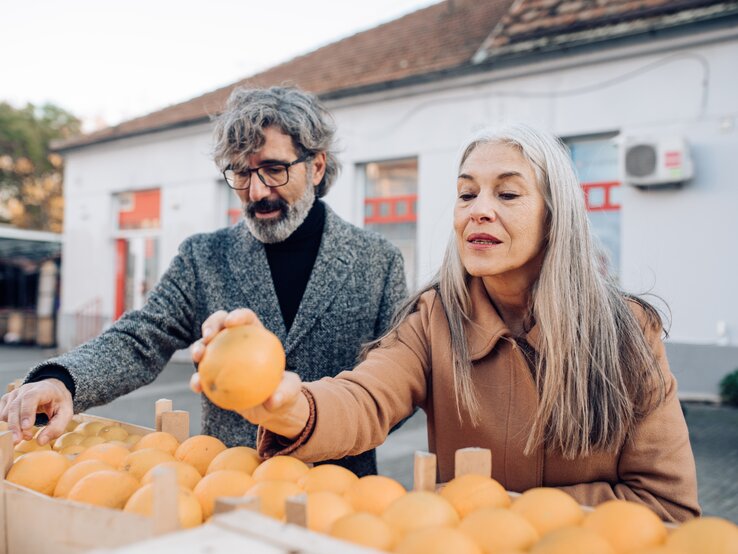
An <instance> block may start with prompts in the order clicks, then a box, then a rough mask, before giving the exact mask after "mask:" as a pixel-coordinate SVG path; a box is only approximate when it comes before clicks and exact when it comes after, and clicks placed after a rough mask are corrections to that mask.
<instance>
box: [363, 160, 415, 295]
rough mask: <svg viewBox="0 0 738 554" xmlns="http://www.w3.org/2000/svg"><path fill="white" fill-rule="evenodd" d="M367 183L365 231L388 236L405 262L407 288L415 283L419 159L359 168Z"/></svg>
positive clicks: (387, 162)
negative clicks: (368, 230)
mask: <svg viewBox="0 0 738 554" xmlns="http://www.w3.org/2000/svg"><path fill="white" fill-rule="evenodd" d="M358 173H359V175H362V176H363V180H364V228H365V229H370V230H372V231H376V232H378V233H380V234H382V235H384V236H385V237H387V238H388V239H389V240H390V241H391V242H392V243H393V244H394V245H395V246H397V247H398V248H399V249H400V252H402V256H403V258H404V260H405V274H406V276H407V282H408V287H409V288H410V289H411V290H412V289H413V288H415V285H416V282H415V279H416V276H415V275H416V266H417V253H416V245H417V240H416V234H417V203H418V160H417V158H406V159H402V160H392V161H385V162H371V163H367V164H362V165H360V166H359V172H358Z"/></svg>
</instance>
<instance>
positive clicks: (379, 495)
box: [344, 475, 407, 516]
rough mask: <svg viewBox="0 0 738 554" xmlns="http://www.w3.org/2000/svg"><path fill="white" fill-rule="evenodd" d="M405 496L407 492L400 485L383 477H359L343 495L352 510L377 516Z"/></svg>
mask: <svg viewBox="0 0 738 554" xmlns="http://www.w3.org/2000/svg"><path fill="white" fill-rule="evenodd" d="M405 494H407V491H406V490H405V488H404V487H403V486H402V485H401V484H400V483H398V482H397V481H395V480H394V479H392V478H390V477H385V476H384V475H366V476H365V477H361V478H360V479H358V480H357V481H356V482H355V483H353V484H352V485H351V486H350V487H349V488H348V489H347V490H346V492H345V493H344V495H345V496H346V500H348V501H349V503H350V504H351V505H352V506H353V507H354V510H356V511H357V512H369V513H370V514H375V515H378V516H381V515H382V512H384V511H385V510H386V509H387V508H388V507H389V505H390V504H392V503H393V502H394V501H395V500H397V499H398V498H400V497H401V496H404V495H405Z"/></svg>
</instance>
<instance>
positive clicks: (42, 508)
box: [0, 400, 189, 554]
mask: <svg viewBox="0 0 738 554" xmlns="http://www.w3.org/2000/svg"><path fill="white" fill-rule="evenodd" d="M74 417H75V419H76V420H77V421H79V422H84V421H101V422H104V423H111V424H113V423H115V424H119V425H121V426H122V427H123V428H124V429H125V430H126V431H128V432H129V433H136V434H141V435H144V434H148V433H151V432H152V431H154V429H152V428H148V427H141V426H138V425H131V424H128V423H123V422H119V421H115V420H112V419H108V418H103V417H97V416H93V415H88V414H78V415H76V416H74ZM155 428H156V429H157V430H164V431H168V432H170V433H172V434H173V435H175V436H176V437H177V439H178V440H179V441H182V440H184V439H186V438H187V437H188V434H189V414H188V413H187V412H182V411H174V410H172V402H171V400H159V401H157V403H156V411H155ZM0 455H1V456H2V470H3V471H2V475H3V477H4V476H5V475H7V473H8V470H9V469H10V466H11V465H12V463H13V437H12V434H11V433H10V432H4V433H2V434H0ZM176 506H177V485H176V478H175V475H174V473H173V472H171V471H170V472H167V471H165V470H162V471H161V472H159V474H158V475H157V476H156V477H155V500H154V512H155V515H154V516H153V517H144V516H140V515H136V514H131V513H127V512H123V511H121V510H112V509H107V508H98V507H95V506H89V505H86V504H82V503H78V502H72V501H69V500H63V499H59V498H51V497H49V496H46V495H44V494H41V493H38V492H36V491H33V490H30V489H27V488H25V487H21V486H19V485H16V484H14V483H9V482H7V481H5V480H4V479H3V480H2V482H0V553H4V554H35V553H47V552H53V553H54V554H78V553H81V552H86V551H89V550H91V549H93V548H100V547H115V546H120V545H124V544H129V543H131V542H135V541H138V540H143V539H146V538H150V537H153V536H157V535H159V534H162V533H167V532H170V531H173V530H176V529H178V525H179V524H178V519H177V507H176Z"/></svg>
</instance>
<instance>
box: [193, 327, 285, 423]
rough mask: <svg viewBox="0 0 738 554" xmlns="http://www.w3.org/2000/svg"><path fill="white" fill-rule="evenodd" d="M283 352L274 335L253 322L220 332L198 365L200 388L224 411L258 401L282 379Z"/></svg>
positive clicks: (248, 405)
mask: <svg viewBox="0 0 738 554" xmlns="http://www.w3.org/2000/svg"><path fill="white" fill-rule="evenodd" d="M284 367H285V354H284V349H283V348H282V343H281V342H280V340H279V339H278V338H277V336H276V335H275V334H273V333H271V332H269V331H267V330H266V329H262V328H259V327H257V326H255V325H239V326H238V327H229V328H226V329H223V330H222V331H220V332H219V333H218V334H217V335H216V336H215V338H213V340H212V341H211V342H210V343H209V344H208V346H207V348H206V349H205V354H204V355H203V357H202V360H201V361H200V364H199V365H198V373H199V374H200V383H201V384H202V390H203V392H204V393H205V396H207V397H208V398H209V399H210V401H211V402H212V403H213V404H215V405H216V406H218V407H220V408H223V409H224V410H233V411H236V412H240V411H243V410H247V409H248V408H253V407H254V406H258V405H259V404H262V403H263V402H264V401H265V400H266V399H267V398H269V397H270V396H271V395H272V393H273V392H274V391H275V390H276V388H277V385H279V383H280V381H281V380H282V375H283V374H284Z"/></svg>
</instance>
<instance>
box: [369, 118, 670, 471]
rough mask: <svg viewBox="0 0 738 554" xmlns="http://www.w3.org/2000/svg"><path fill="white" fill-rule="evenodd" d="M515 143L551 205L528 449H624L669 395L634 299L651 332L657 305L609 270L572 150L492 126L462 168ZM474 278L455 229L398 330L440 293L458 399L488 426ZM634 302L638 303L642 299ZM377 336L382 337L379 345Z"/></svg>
mask: <svg viewBox="0 0 738 554" xmlns="http://www.w3.org/2000/svg"><path fill="white" fill-rule="evenodd" d="M488 143H496V144H505V145H509V146H511V147H513V148H516V149H517V150H518V151H520V153H521V154H522V155H523V156H524V157H525V159H526V160H527V161H528V162H529V163H530V164H531V166H532V168H533V169H534V171H535V174H536V177H537V181H538V186H539V187H540V192H541V193H542V195H543V197H544V199H545V202H546V206H547V212H548V213H547V226H548V229H547V241H546V247H545V248H546V251H545V254H544V259H543V264H542V268H541V273H540V275H539V277H538V279H537V281H536V282H535V283H534V285H533V288H532V292H531V296H530V303H529V310H530V322H529V323H531V324H532V323H535V324H537V325H538V327H539V330H540V349H539V352H538V357H537V361H536V368H535V369H536V375H535V377H536V383H537V387H538V392H539V403H538V410H537V413H536V414H535V417H534V420H533V425H532V428H531V433H530V436H529V440H528V443H527V446H526V453H530V452H532V450H533V449H534V448H535V447H536V446H538V445H541V444H543V445H545V446H546V448H552V449H555V450H558V451H559V452H561V453H562V454H563V455H564V456H565V457H567V458H574V457H577V456H585V455H588V454H591V453H592V452H593V451H602V450H614V449H616V448H618V447H619V446H620V445H622V443H623V441H624V440H625V439H626V437H627V435H628V433H629V432H630V431H631V429H632V428H633V425H634V424H635V422H636V421H638V419H639V418H641V417H643V415H645V414H646V413H647V412H648V411H649V410H651V409H652V407H653V406H654V405H656V404H657V403H658V402H660V401H661V400H662V399H663V397H664V391H665V383H664V376H663V374H662V372H661V369H660V367H659V365H658V361H657V360H656V357H655V355H654V352H653V349H652V347H651V346H650V345H649V344H648V341H647V339H646V337H645V335H644V330H645V329H644V328H642V327H641V324H640V323H639V321H638V319H637V318H636V316H634V313H633V310H632V307H630V306H629V304H631V303H635V304H637V305H638V306H640V308H636V309H637V310H638V311H640V312H642V313H643V314H644V316H645V321H646V323H645V325H646V327H647V328H649V329H648V330H649V331H653V330H654V329H655V328H658V330H659V331H660V330H661V329H662V323H661V319H660V317H659V316H658V314H657V312H656V311H655V309H654V308H652V307H651V306H650V305H649V304H648V303H646V302H645V301H643V300H640V299H637V298H635V297H632V296H629V295H626V294H625V293H623V292H622V291H621V290H619V289H618V287H617V286H616V285H615V284H614V283H613V281H612V280H611V279H610V278H609V277H607V276H606V275H605V274H603V272H602V270H601V268H600V267H599V262H598V260H599V257H598V249H597V248H596V246H595V244H593V240H592V238H591V233H590V229H589V223H588V219H587V213H586V209H585V206H584V199H583V194H582V190H581V186H580V184H579V181H578V179H577V177H576V174H575V171H574V168H573V165H572V162H571V158H570V156H569V153H568V151H567V149H566V147H565V146H564V145H563V144H562V143H561V142H560V141H559V140H558V139H556V138H555V137H553V136H551V135H549V134H547V133H542V132H539V131H536V130H534V129H532V128H530V127H528V126H526V125H522V124H512V125H507V126H504V127H500V128H492V129H486V130H484V131H482V132H480V133H478V134H477V135H475V136H474V137H473V138H471V139H470V140H469V141H468V142H467V143H466V145H465V147H464V148H463V151H462V154H461V160H460V162H459V167H460V168H461V167H462V166H463V164H464V162H465V161H466V159H467V157H468V156H469V154H471V152H472V151H473V150H474V149H475V148H477V147H478V146H479V145H482V144H488ZM469 278H470V276H469V274H468V273H467V272H466V270H465V269H464V267H463V265H462V263H461V258H460V256H459V252H458V249H457V242H456V237H455V236H454V235H453V234H452V236H451V239H450V240H449V243H448V246H447V248H446V253H445V256H444V259H443V262H442V264H441V268H440V270H439V272H438V274H437V275H436V277H435V278H434V279H433V280H432V281H431V282H430V283H429V284H428V285H427V286H425V287H423V288H422V290H420V291H419V292H418V293H417V294H415V295H414V296H413V297H412V298H410V299H409V300H408V302H407V303H406V304H405V305H404V306H403V308H402V309H401V310H400V311H399V313H398V315H397V317H396V319H395V324H394V326H393V327H392V329H390V331H389V332H388V333H387V335H385V336H389V335H392V334H393V332H394V330H395V329H396V328H397V326H398V325H399V324H400V323H401V322H402V319H404V318H405V317H406V316H407V315H409V314H410V313H412V312H413V311H414V310H415V309H416V305H417V302H418V299H419V297H420V295H422V294H423V293H424V292H426V291H428V290H431V289H434V290H436V291H437V293H438V294H439V295H440V298H441V301H442V304H443V307H444V309H445V311H446V316H447V318H448V323H449V328H450V334H451V353H452V360H453V371H454V384H455V389H456V390H455V395H456V405H457V410H458V413H459V417H460V418H461V414H462V411H463V412H466V413H468V414H469V416H470V417H471V420H472V421H473V422H474V424H475V425H477V424H479V423H480V416H479V411H480V410H479V407H480V402H485V399H484V398H480V397H479V394H478V391H476V390H475V389H474V386H473V382H472V377H471V362H470V359H469V352H468V347H467V340H466V336H465V332H464V325H465V323H466V322H468V321H469V317H470V314H471V300H470V297H469V287H468V282H469ZM633 307H635V305H633ZM377 342H378V341H377Z"/></svg>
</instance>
